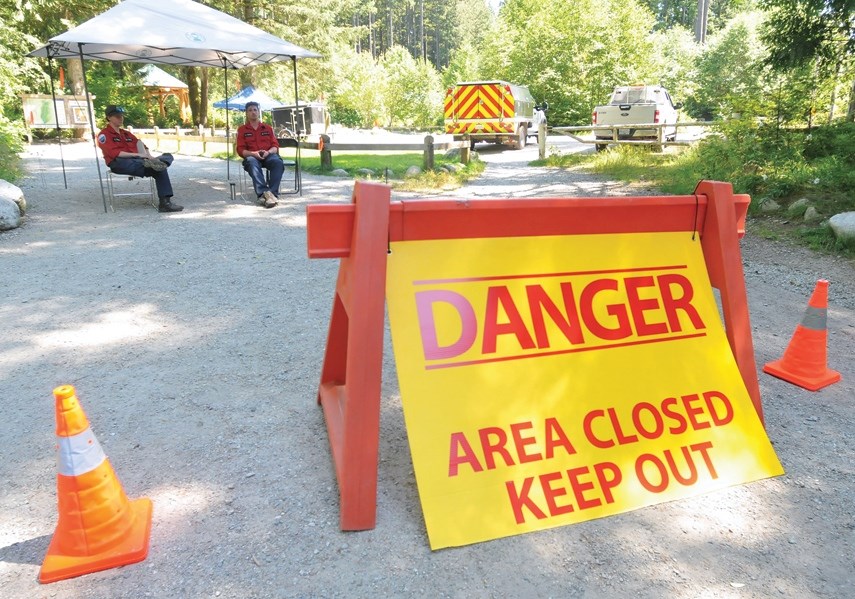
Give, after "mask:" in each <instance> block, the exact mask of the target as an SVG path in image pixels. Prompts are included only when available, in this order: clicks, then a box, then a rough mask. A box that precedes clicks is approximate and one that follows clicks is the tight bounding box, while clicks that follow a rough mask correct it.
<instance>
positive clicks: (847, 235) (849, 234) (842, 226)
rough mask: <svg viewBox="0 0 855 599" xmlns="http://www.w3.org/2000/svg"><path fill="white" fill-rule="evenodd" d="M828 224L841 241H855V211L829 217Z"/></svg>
mask: <svg viewBox="0 0 855 599" xmlns="http://www.w3.org/2000/svg"><path fill="white" fill-rule="evenodd" d="M828 226H829V227H831V230H832V231H834V234H835V235H836V236H837V238H838V239H839V240H841V241H845V242H848V243H855V212H841V213H840V214H835V215H834V216H832V217H831V218H830V219H828Z"/></svg>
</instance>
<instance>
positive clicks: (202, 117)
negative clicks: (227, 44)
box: [199, 69, 210, 127]
mask: <svg viewBox="0 0 855 599" xmlns="http://www.w3.org/2000/svg"><path fill="white" fill-rule="evenodd" d="M200 70H201V79H202V81H201V85H200V86H199V124H200V125H203V126H205V127H207V126H208V73H209V71H210V69H200Z"/></svg>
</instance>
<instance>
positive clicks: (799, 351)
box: [763, 279, 840, 391]
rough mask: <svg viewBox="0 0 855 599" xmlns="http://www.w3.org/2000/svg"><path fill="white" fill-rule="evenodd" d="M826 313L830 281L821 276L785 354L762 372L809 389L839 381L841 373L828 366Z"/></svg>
mask: <svg viewBox="0 0 855 599" xmlns="http://www.w3.org/2000/svg"><path fill="white" fill-rule="evenodd" d="M827 313H828V281H825V280H823V279H820V280H819V281H817V282H816V287H815V288H814V290H813V294H812V295H811V296H810V301H809V302H808V307H807V310H805V314H804V316H803V317H802V321H801V323H800V324H799V325H798V326H797V327H796V332H795V333H793V338H792V339H791V340H790V344H789V345H788V346H787V349H786V350H784V355H783V357H782V358H781V359H780V360H775V361H773V362H769V363H768V364H766V365H765V366H763V372H766V373H768V374H771V375H772V376H776V377H778V378H780V379H784V380H785V381H788V382H790V383H793V384H794V385H798V386H799V387H804V388H805V389H808V390H810V391H818V390H819V389H822V388H823V387H827V386H828V385H831V384H832V383H836V382H837V381H839V380H840V373H839V372H837V371H836V370H831V369H830V368H828V366H827V353H828V351H827V345H828V330H827V328H826V319H827Z"/></svg>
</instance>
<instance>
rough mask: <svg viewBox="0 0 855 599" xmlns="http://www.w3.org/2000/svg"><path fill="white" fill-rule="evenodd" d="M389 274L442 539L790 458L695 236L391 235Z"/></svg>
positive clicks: (757, 475)
mask: <svg viewBox="0 0 855 599" xmlns="http://www.w3.org/2000/svg"><path fill="white" fill-rule="evenodd" d="M386 281H387V282H386V294H387V301H388V307H389V317H390V321H391V326H392V340H393V345H394V351H395V360H396V363H397V369H398V379H399V382H400V388H401V397H402V403H403V408H404V416H405V420H406V426H407V434H408V437H409V442H410V448H411V453H412V458H413V465H414V468H415V473H416V480H417V483H418V487H419V495H420V498H421V502H422V508H423V512H424V517H425V522H426V526H427V532H428V536H429V539H430V545H431V547H432V548H433V549H439V548H442V547H449V546H457V545H464V544H469V543H474V542H478V541H484V540H488V539H494V538H498V537H503V536H509V535H514V534H520V533H524V532H529V531H534V530H539V529H546V528H551V527H556V526H561V525H566V524H571V523H575V522H581V521H585V520H591V519H594V518H600V517H604V516H609V515H612V514H617V513H621V512H626V511H629V510H634V509H638V508H641V507H644V506H649V505H653V504H657V503H662V502H665V501H670V500H675V499H680V498H685V497H690V496H695V495H698V494H701V493H706V492H709V491H712V490H715V489H720V488H723V487H727V486H731V485H736V484H741V483H746V482H749V481H753V480H758V479H761V478H766V477H770V476H776V475H779V474H782V473H783V469H782V467H781V465H780V463H779V461H778V459H777V457H776V456H775V453H774V450H773V448H772V446H771V444H770V442H769V440H768V438H767V436H766V433H765V431H764V428H763V425H762V423H761V421H760V419H759V417H758V415H757V411H756V410H755V408H754V405H753V404H752V402H751V398H750V397H749V394H748V392H747V390H746V387H745V383H744V381H743V379H742V377H741V376H740V372H739V370H738V368H737V365H736V362H735V360H734V357H733V353H732V351H731V349H730V347H729V345H728V341H727V337H726V335H725V332H724V329H723V327H722V323H721V319H720V316H719V311H718V307H717V305H716V301H715V298H714V296H713V292H712V287H711V285H710V282H709V277H708V275H707V271H706V266H705V262H704V255H703V252H702V249H701V243H700V241H699V238H698V236H696V235H692V234H691V233H684V232H676V233H674V232H669V233H622V234H610V235H604V234H598V235H560V236H537V237H513V238H490V239H480V238H471V239H439V240H436V239H434V240H417V241H399V242H395V241H393V242H392V243H391V244H390V254H389V256H388V264H387V278H386Z"/></svg>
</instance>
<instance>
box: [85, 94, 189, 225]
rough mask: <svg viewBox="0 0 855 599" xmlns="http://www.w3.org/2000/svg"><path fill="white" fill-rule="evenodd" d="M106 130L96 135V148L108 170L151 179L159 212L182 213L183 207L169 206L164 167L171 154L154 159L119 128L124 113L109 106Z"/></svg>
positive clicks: (169, 195)
mask: <svg viewBox="0 0 855 599" xmlns="http://www.w3.org/2000/svg"><path fill="white" fill-rule="evenodd" d="M105 114H106V116H107V123H108V124H107V126H106V127H104V128H103V129H101V132H100V133H99V134H98V146H99V147H100V148H101V152H102V153H103V154H104V162H106V163H107V168H109V169H110V170H111V171H113V172H114V173H116V174H119V175H130V176H132V177H153V178H154V184H155V186H156V187H157V197H158V198H159V199H160V204H159V205H158V208H157V210H158V212H181V211H182V210H184V206H179V205H178V204H173V203H172V183H170V181H169V173H168V172H167V171H166V169H167V167H169V165H170V164H172V160H173V158H172V154H161V155H160V156H159V157H157V158H155V157H154V156H152V155H151V153H150V152H149V151H148V148H147V147H145V144H143V142H141V141H140V140H138V139H137V138H136V136H135V135H134V134H133V133H131V132H130V131H128V130H127V129H123V128H122V124H123V123H124V122H125V109H124V108H122V107H121V106H116V105H114V104H110V105H109V106H107V110H106V111H105Z"/></svg>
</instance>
